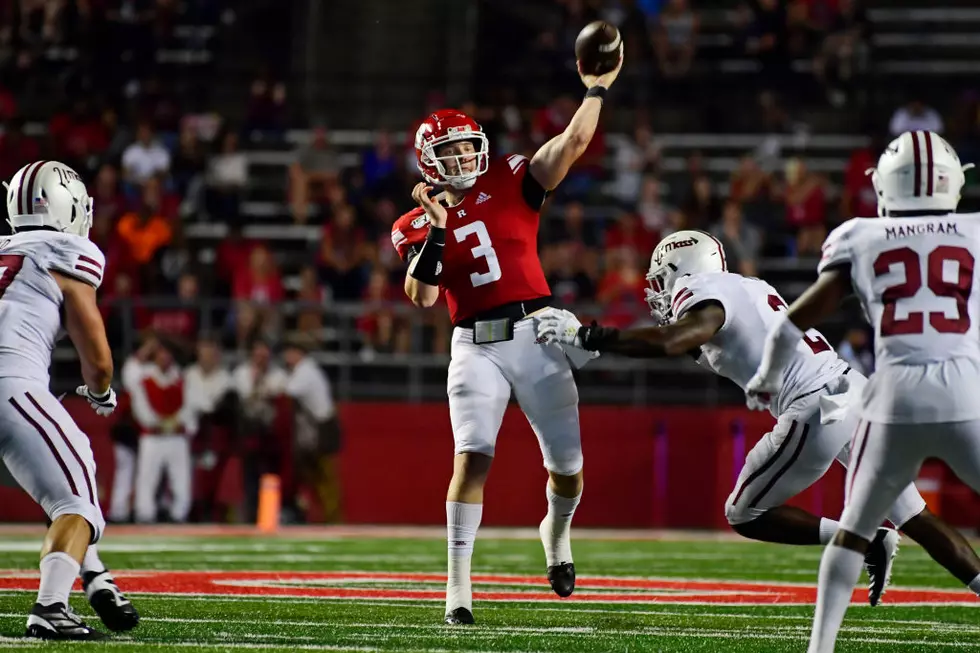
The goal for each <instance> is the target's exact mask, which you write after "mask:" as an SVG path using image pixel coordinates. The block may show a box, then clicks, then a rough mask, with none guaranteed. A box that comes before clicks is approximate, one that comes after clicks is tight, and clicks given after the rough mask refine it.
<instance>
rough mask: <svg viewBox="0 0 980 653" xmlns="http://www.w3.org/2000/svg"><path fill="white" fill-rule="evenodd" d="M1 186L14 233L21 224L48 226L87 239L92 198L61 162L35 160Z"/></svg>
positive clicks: (76, 174)
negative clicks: (3, 189) (5, 194)
mask: <svg viewBox="0 0 980 653" xmlns="http://www.w3.org/2000/svg"><path fill="white" fill-rule="evenodd" d="M3 185H4V187H5V188H6V189H7V223H8V224H9V225H10V228H11V229H12V230H13V231H14V233H16V232H17V231H18V230H19V229H23V228H25V227H50V228H52V229H56V230H58V231H62V232H65V233H69V234H75V235H76V236H81V237H82V238H88V232H89V229H91V227H92V198H91V197H89V195H88V190H87V189H86V188H85V183H84V182H83V181H82V178H81V177H80V176H78V173H77V172H75V171H74V170H72V169H71V168H69V167H68V166H66V165H65V164H64V163H59V162H58V161H35V162H34V163H30V164H28V165H26V166H24V167H23V168H21V169H20V170H18V171H17V174H15V175H14V178H13V179H11V180H10V183H9V184H8V183H7V182H4V184H3Z"/></svg>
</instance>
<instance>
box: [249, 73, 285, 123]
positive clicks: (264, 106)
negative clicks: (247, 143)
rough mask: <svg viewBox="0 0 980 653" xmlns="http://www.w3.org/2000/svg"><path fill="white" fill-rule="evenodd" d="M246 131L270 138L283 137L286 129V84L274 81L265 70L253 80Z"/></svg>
mask: <svg viewBox="0 0 980 653" xmlns="http://www.w3.org/2000/svg"><path fill="white" fill-rule="evenodd" d="M245 115H246V118H245V131H246V132H252V131H255V132H259V133H260V134H262V135H263V136H266V137H268V138H274V139H279V138H282V136H283V133H284V131H285V129H286V85H285V84H283V83H282V82H275V81H272V79H271V78H270V75H269V72H268V70H264V71H262V72H260V73H259V75H258V76H257V77H256V78H255V80H253V81H252V85H251V87H250V89H249V98H248V108H247V109H246V112H245Z"/></svg>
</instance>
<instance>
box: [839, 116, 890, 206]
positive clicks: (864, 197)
mask: <svg viewBox="0 0 980 653" xmlns="http://www.w3.org/2000/svg"><path fill="white" fill-rule="evenodd" d="M883 141H884V139H883V138H881V136H880V135H875V136H873V137H872V138H871V140H870V141H869V142H868V144H867V145H866V146H864V147H859V148H858V149H856V150H854V151H853V152H851V157H850V159H849V160H848V162H847V170H846V171H845V172H844V187H843V189H842V191H841V196H840V218H841V220H848V219H850V218H858V217H865V218H873V217H875V216H876V215H878V196H877V194H876V193H875V189H874V185H873V184H872V183H871V175H868V174H865V173H866V172H867V171H868V170H869V169H870V168H873V167H875V165H876V164H877V162H878V157H879V156H881V153H882V151H883V150H884V149H885V148H884V142H883Z"/></svg>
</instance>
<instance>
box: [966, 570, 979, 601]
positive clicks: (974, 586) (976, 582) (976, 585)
mask: <svg viewBox="0 0 980 653" xmlns="http://www.w3.org/2000/svg"><path fill="white" fill-rule="evenodd" d="M967 587H969V588H970V589H971V590H973V593H974V594H976V595H977V596H980V574H978V575H977V577H976V578H974V579H973V580H971V581H970V584H969V585H967Z"/></svg>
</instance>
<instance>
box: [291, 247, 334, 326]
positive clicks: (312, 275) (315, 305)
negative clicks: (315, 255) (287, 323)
mask: <svg viewBox="0 0 980 653" xmlns="http://www.w3.org/2000/svg"><path fill="white" fill-rule="evenodd" d="M329 299H330V297H329V296H328V295H327V291H326V289H325V288H324V287H323V286H322V285H320V280H319V278H317V274H316V268H315V267H313V266H312V265H306V266H304V267H303V269H302V270H300V272H299V290H298V291H296V303H297V307H296V331H298V332H299V333H306V334H309V335H311V336H313V337H315V338H316V339H317V340H320V339H322V336H323V312H324V310H325V308H326V306H327V302H328V301H329Z"/></svg>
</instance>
